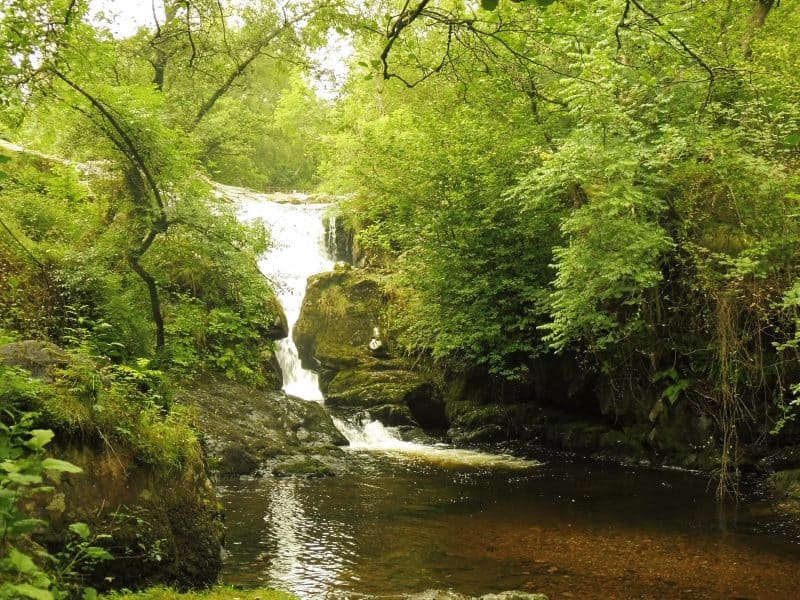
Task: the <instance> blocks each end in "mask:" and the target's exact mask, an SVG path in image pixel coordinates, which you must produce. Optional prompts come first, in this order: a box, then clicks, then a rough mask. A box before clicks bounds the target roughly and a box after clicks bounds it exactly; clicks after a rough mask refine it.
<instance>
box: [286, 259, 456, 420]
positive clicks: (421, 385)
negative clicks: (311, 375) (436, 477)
mask: <svg viewBox="0 0 800 600" xmlns="http://www.w3.org/2000/svg"><path fill="white" fill-rule="evenodd" d="M389 302H390V299H389V296H388V294H386V293H385V291H384V288H383V285H382V284H381V282H380V279H379V278H378V277H377V276H375V275H373V274H371V273H370V272H369V271H366V270H362V269H352V268H350V267H347V266H344V267H339V268H337V270H336V271H333V272H331V273H321V274H319V275H315V276H313V277H311V278H309V281H308V289H307V291H306V296H305V300H304V302H303V308H302V311H301V313H300V318H299V319H298V321H297V324H296V325H295V327H294V340H295V344H297V348H298V352H299V354H300V359H301V360H302V362H303V365H304V366H305V367H306V368H308V369H312V370H314V371H317V372H318V373H319V375H320V387H321V388H322V391H323V393H324V395H325V402H326V404H328V405H330V406H336V407H357V408H364V409H369V411H370V414H372V415H373V417H376V418H378V419H380V420H382V421H384V423H386V424H388V425H395V424H398V423H402V424H408V423H415V424H418V425H420V426H422V427H424V428H428V429H443V428H446V426H447V424H448V423H447V416H446V414H445V410H444V404H443V402H442V401H441V399H440V396H439V394H438V393H437V390H436V387H435V386H434V385H433V384H432V383H431V381H430V380H429V379H428V378H427V377H425V376H424V375H422V374H421V373H419V372H418V371H415V370H414V369H412V367H411V365H410V364H409V362H408V361H407V360H406V359H405V358H403V357H401V356H398V355H397V354H396V352H395V344H394V342H393V340H392V336H391V330H390V328H389V327H388V323H387V320H386V314H387V309H388V307H389ZM390 407H396V408H395V409H392V408H390Z"/></svg>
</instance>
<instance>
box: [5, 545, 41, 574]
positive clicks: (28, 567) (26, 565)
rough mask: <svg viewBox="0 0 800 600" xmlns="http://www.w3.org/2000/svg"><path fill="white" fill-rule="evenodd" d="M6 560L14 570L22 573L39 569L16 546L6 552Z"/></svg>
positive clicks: (29, 572) (34, 571)
mask: <svg viewBox="0 0 800 600" xmlns="http://www.w3.org/2000/svg"><path fill="white" fill-rule="evenodd" d="M8 562H9V564H10V565H11V567H12V568H13V569H14V570H16V571H17V572H18V573H22V574H23V575H30V574H31V573H36V572H37V571H38V570H39V567H37V566H36V565H35V564H34V562H33V559H32V558H31V557H30V556H28V555H27V554H23V553H22V552H20V551H19V550H17V549H16V548H11V550H10V552H9V553H8Z"/></svg>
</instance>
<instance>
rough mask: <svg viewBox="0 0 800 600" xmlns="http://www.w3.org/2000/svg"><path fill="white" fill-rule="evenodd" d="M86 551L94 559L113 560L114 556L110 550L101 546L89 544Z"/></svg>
mask: <svg viewBox="0 0 800 600" xmlns="http://www.w3.org/2000/svg"><path fill="white" fill-rule="evenodd" d="M85 552H86V556H88V557H89V558H91V559H94V560H112V559H113V558H114V557H113V556H112V555H111V553H110V552H109V551H108V550H106V549H105V548H100V547H99V546H89V547H88V548H86V549H85Z"/></svg>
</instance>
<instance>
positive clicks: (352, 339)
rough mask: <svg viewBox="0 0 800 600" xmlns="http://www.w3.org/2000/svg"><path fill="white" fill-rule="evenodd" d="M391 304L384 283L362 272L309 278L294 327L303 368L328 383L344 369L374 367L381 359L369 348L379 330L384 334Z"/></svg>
mask: <svg viewBox="0 0 800 600" xmlns="http://www.w3.org/2000/svg"><path fill="white" fill-rule="evenodd" d="M387 302H388V298H387V296H386V294H385V293H384V292H383V289H382V286H381V284H380V282H379V281H378V280H377V279H375V278H373V277H371V276H369V275H367V274H365V273H364V272H363V271H361V270H356V269H350V268H339V269H337V270H336V271H332V272H329V273H320V274H318V275H314V276H312V277H309V279H308V287H307V289H306V295H305V298H304V300H303V307H302V310H301V311H300V316H299V318H298V319H297V323H295V326H294V342H295V344H296V345H297V350H298V353H299V355H300V360H301V361H302V363H303V366H304V367H305V368H307V369H313V370H315V371H318V372H320V379H321V382H324V383H327V382H329V381H330V380H331V379H332V378H333V375H335V373H336V372H337V371H339V370H340V369H343V368H346V367H356V366H368V367H372V366H373V365H375V363H376V362H377V360H379V358H377V357H375V356H373V354H372V352H371V350H370V347H369V344H370V341H372V340H373V339H375V338H376V330H377V332H378V335H377V337H381V336H383V335H385V332H386V329H387V328H386V324H385V317H384V311H385V308H386V305H387ZM384 342H385V340H384ZM324 383H323V385H324Z"/></svg>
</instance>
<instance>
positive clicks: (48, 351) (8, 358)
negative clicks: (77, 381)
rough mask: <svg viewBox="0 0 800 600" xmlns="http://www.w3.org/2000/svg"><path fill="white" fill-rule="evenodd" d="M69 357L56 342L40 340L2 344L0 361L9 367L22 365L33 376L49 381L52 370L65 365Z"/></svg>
mask: <svg viewBox="0 0 800 600" xmlns="http://www.w3.org/2000/svg"><path fill="white" fill-rule="evenodd" d="M68 361H69V358H68V357H67V354H66V353H65V352H64V351H63V350H62V349H61V348H59V347H58V346H56V345H55V344H51V343H50V342H42V341H39V340H24V341H22V342H11V343H10V344H3V345H2V346H0V363H2V364H4V365H7V366H9V367H21V368H23V369H26V370H27V371H29V372H30V373H31V376H32V377H35V378H37V379H42V380H45V381H49V380H50V379H51V377H50V370H51V369H52V368H54V367H63V366H65V365H66V364H67V362H68Z"/></svg>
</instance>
